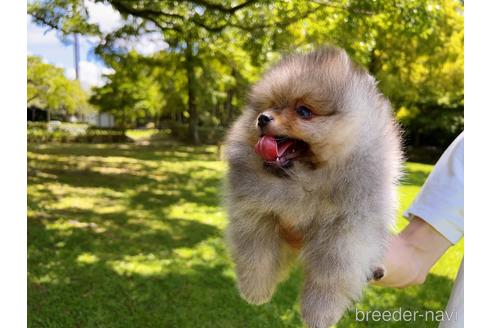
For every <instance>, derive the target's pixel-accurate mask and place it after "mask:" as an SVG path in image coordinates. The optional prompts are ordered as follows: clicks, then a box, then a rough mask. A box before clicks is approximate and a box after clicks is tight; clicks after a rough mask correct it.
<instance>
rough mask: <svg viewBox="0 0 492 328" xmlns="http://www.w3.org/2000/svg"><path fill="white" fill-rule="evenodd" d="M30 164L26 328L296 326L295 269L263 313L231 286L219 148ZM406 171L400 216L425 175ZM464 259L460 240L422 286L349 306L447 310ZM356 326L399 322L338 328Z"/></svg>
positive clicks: (74, 154) (57, 154)
mask: <svg viewBox="0 0 492 328" xmlns="http://www.w3.org/2000/svg"><path fill="white" fill-rule="evenodd" d="M28 158H29V165H28V167H29V168H28V181H29V185H28V323H29V326H30V327H302V321H301V318H300V314H299V305H298V303H299V302H298V301H299V287H300V284H301V282H302V273H301V271H300V270H299V269H297V270H295V271H294V272H293V274H292V275H291V277H290V279H289V280H287V281H286V282H285V283H283V284H282V285H281V286H280V287H279V289H278V291H277V293H276V294H275V296H274V298H273V300H272V302H270V303H269V304H266V305H263V306H251V305H248V304H247V303H245V302H244V301H242V300H241V298H240V297H239V295H238V293H237V291H236V289H235V286H234V273H233V269H232V265H231V262H230V260H229V259H228V257H227V253H226V250H225V248H224V242H223V238H222V233H223V229H224V227H225V225H226V217H225V214H224V211H223V208H222V207H221V205H220V200H221V197H220V185H221V181H222V178H223V174H224V170H225V165H224V164H223V163H222V162H221V161H220V160H219V159H218V158H219V156H218V153H217V148H216V147H210V146H209V147H187V146H166V145H162V144H160V145H157V144H150V145H126V144H122V145H86V144H63V145H39V146H31V147H29V149H28ZM407 169H408V176H407V178H406V180H405V182H404V183H403V185H402V186H401V188H400V190H401V192H400V194H401V203H402V204H401V208H402V209H403V208H405V207H407V206H408V205H409V204H410V202H411V200H412V199H413V198H414V197H415V195H416V193H417V192H418V190H419V188H420V186H421V185H422V183H423V182H424V180H425V178H426V176H427V175H428V173H429V172H430V170H431V169H432V166H430V165H424V164H416V163H409V164H408V165H407ZM405 224H406V223H405V221H404V220H403V219H402V218H399V220H398V229H401V228H402V227H403V226H404V225H405ZM462 254H463V242H461V243H460V244H458V245H457V246H454V247H453V248H451V249H450V250H449V251H448V252H447V253H446V254H445V256H444V257H443V258H442V259H441V260H440V261H439V262H438V263H437V265H436V266H435V267H434V268H433V270H432V273H431V275H430V276H429V277H428V280H427V282H426V283H425V284H424V285H423V286H419V287H412V288H407V289H404V290H396V289H386V288H379V287H370V288H368V289H367V291H366V293H365V296H364V298H363V300H362V301H361V302H360V303H359V304H357V308H359V309H364V310H368V309H379V310H386V309H389V310H391V309H398V308H400V307H401V308H403V309H404V310H407V309H408V310H417V309H418V310H443V309H444V308H445V306H446V303H447V298H448V296H449V294H450V291H451V287H452V283H453V279H454V276H455V275H456V272H457V270H458V265H459V263H460V260H461V257H462ZM356 326H364V327H367V326H371V327H388V326H389V327H397V326H398V327H399V326H405V324H403V323H383V322H380V323H376V322H370V323H365V324H363V323H359V325H357V324H356V322H355V319H354V313H353V312H348V313H347V314H346V316H345V317H344V318H343V319H342V321H341V322H340V323H339V324H338V327H356ZM406 326H409V327H410V326H411V327H434V326H435V327H437V323H436V322H434V323H432V322H427V323H426V322H424V321H418V322H417V323H411V324H407V325H406Z"/></svg>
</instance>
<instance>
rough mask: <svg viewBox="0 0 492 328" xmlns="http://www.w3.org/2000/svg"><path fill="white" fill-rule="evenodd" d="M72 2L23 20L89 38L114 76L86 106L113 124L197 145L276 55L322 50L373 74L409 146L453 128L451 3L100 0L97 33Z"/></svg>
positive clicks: (457, 77)
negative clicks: (146, 44)
mask: <svg viewBox="0 0 492 328" xmlns="http://www.w3.org/2000/svg"><path fill="white" fill-rule="evenodd" d="M76 2H77V1H75V0H57V1H33V2H32V3H30V4H29V13H31V15H33V16H34V18H35V21H37V22H38V23H40V24H43V25H45V26H49V27H52V28H56V29H58V30H59V31H61V33H62V34H64V35H67V33H71V31H72V32H73V31H79V32H82V33H85V34H91V35H97V36H99V37H100V40H101V42H99V44H98V45H97V47H96V53H97V54H98V55H99V56H100V57H101V58H102V59H103V60H104V61H105V62H106V63H107V64H108V66H111V67H112V68H113V69H114V70H115V71H116V73H115V74H114V76H113V77H110V78H109V83H108V85H107V86H104V87H102V88H99V89H96V90H95V92H96V95H95V98H93V100H94V103H95V104H97V105H98V106H99V107H100V108H101V109H102V110H104V111H111V112H112V113H113V114H115V116H117V117H118V118H119V121H120V122H121V124H122V125H127V126H131V125H135V124H136V122H138V121H139V120H152V121H156V122H157V121H158V120H173V121H176V122H179V123H185V124H188V128H189V131H188V138H189V137H191V136H193V138H195V139H197V137H198V136H199V133H198V132H197V131H198V128H199V126H217V125H220V126H228V124H229V123H230V122H231V121H232V120H233V118H234V117H236V116H237V115H238V114H239V112H240V108H241V107H242V106H243V105H244V103H245V98H246V94H247V90H248V87H249V86H250V85H251V84H252V83H253V82H254V81H255V80H256V79H257V78H258V77H259V75H260V73H261V72H263V71H264V70H265V69H266V68H268V67H269V66H270V65H271V64H272V62H274V61H275V60H277V59H278V58H280V56H281V54H283V53H288V52H292V51H299V50H301V51H302V50H310V49H314V48H316V47H319V46H324V45H327V44H332V45H336V46H339V47H342V48H344V49H346V50H347V51H348V52H349V54H350V55H351V56H352V57H353V58H354V59H355V60H356V61H357V62H359V63H360V64H361V65H363V66H364V67H366V68H367V69H368V70H369V71H370V72H371V73H372V74H373V75H375V76H376V78H377V80H379V85H380V87H381V90H382V92H383V93H384V94H385V95H386V96H388V97H389V98H390V100H391V102H392V104H393V106H394V108H395V111H396V114H397V116H398V118H399V119H400V121H401V123H402V124H403V125H404V127H405V128H406V129H407V130H408V141H409V142H411V143H413V144H419V143H422V144H433V145H439V146H442V145H446V144H447V143H449V142H450V141H451V140H452V139H453V137H454V136H455V135H456V134H457V133H459V131H461V130H462V129H463V66H464V64H463V63H464V62H463V58H464V55H463V32H464V25H463V10H464V8H463V3H462V2H460V1H456V0H413V1H406V0H398V1H384V0H374V1H363V0H339V1H300V0H291V1H263V0H243V1H241V2H240V1H220V2H219V1H211V0H201V1H178V2H176V1H174V2H168V1H126V0H107V1H101V2H105V3H107V4H109V5H111V6H112V7H113V8H114V9H115V10H117V11H118V12H119V13H120V14H121V15H122V17H123V18H124V22H123V24H122V26H121V27H120V28H118V29H117V30H115V31H113V32H110V33H107V34H105V35H102V34H101V33H100V31H99V29H98V28H97V27H95V26H92V25H91V24H89V23H87V17H86V16H87V15H86V11H85V8H84V4H83V2H82V1H79V2H78V5H74V4H75V3H76ZM149 34H153V35H157V36H160V37H162V40H163V41H165V42H166V44H167V48H166V49H165V50H163V51H161V52H159V53H156V54H153V55H150V56H142V55H137V54H136V53H135V52H132V51H131V46H130V44H131V42H128V41H132V40H135V39H138V38H140V37H144V36H148V35H149ZM120 71H121V72H120ZM132 84H133V85H132ZM126 98H127V99H128V102H125V99H126ZM123 121H124V123H123ZM436 136H439V138H438V139H439V140H437V139H436Z"/></svg>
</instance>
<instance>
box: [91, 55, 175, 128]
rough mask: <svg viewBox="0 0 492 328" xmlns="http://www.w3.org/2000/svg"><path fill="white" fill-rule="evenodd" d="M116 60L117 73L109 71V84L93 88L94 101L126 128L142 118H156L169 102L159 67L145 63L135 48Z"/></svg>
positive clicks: (93, 102)
mask: <svg viewBox="0 0 492 328" xmlns="http://www.w3.org/2000/svg"><path fill="white" fill-rule="evenodd" d="M113 64H114V66H113V68H114V70H115V73H114V74H109V75H106V78H107V80H108V83H106V85H104V86H102V87H99V88H94V89H93V90H94V94H93V96H92V97H91V100H90V101H91V103H92V104H94V105H97V106H99V107H100V108H103V111H106V112H110V113H112V114H113V115H114V117H115V119H116V122H117V123H118V124H119V125H121V126H122V127H124V128H128V127H130V126H132V125H134V124H135V123H136V121H137V120H138V119H139V118H152V119H153V120H154V121H157V120H158V118H159V117H160V115H161V112H162V110H163V108H164V107H165V103H166V102H165V99H164V98H163V92H162V90H161V85H160V83H159V82H158V76H157V72H158V68H157V67H151V66H149V65H143V64H142V63H141V62H140V61H139V58H138V54H136V53H135V52H130V53H129V54H128V56H125V57H124V58H122V59H121V61H120V62H118V63H116V62H115V63H113Z"/></svg>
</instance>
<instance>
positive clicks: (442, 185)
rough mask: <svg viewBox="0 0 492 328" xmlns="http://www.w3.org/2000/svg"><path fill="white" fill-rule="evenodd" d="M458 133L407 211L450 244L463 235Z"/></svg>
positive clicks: (461, 151)
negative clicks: (427, 224)
mask: <svg viewBox="0 0 492 328" xmlns="http://www.w3.org/2000/svg"><path fill="white" fill-rule="evenodd" d="M464 136H465V135H464V132H462V133H461V134H460V135H459V136H458V137H457V138H456V139H455V140H454V141H453V143H452V144H451V145H450V146H449V147H448V149H446V151H445V152H444V153H443V154H442V156H441V158H439V160H438V161H437V163H436V166H435V167H434V170H433V171H432V173H431V174H430V175H429V177H428V178H427V180H426V181H425V183H424V186H423V187H422V189H421V190H420V192H419V194H418V195H417V197H416V198H415V200H414V201H413V203H412V205H411V206H410V208H409V209H408V210H406V211H405V213H403V215H404V216H405V217H406V218H409V219H411V218H412V217H413V216H418V217H420V218H422V220H424V221H426V222H427V223H429V224H430V225H431V226H433V227H434V229H436V230H437V231H439V232H440V233H441V234H442V235H443V236H444V237H446V238H447V239H448V240H449V241H450V242H451V243H453V244H456V243H457V242H458V241H459V240H460V239H461V238H462V237H463V233H464V220H463V219H464V204H463V203H464V200H463V198H464V144H465V141H464V140H465V139H464V138H465V137H464Z"/></svg>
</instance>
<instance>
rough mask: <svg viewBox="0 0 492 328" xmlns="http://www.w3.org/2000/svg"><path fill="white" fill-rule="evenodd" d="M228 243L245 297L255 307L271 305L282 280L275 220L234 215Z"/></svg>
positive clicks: (239, 285)
mask: <svg viewBox="0 0 492 328" xmlns="http://www.w3.org/2000/svg"><path fill="white" fill-rule="evenodd" d="M230 218H231V220H230V224H229V226H228V228H227V241H228V244H229V249H230V251H231V255H232V258H233V260H234V262H235V264H236V276H237V283H238V288H239V291H240V293H241V296H242V297H243V298H244V299H245V300H246V301H248V302H249V303H252V304H263V303H266V302H268V301H269V300H270V299H271V297H272V295H273V293H274V291H275V287H276V285H277V283H278V281H279V278H280V277H279V274H280V270H281V268H280V266H281V262H282V257H281V252H282V250H281V244H280V237H279V234H278V231H277V229H276V225H277V224H276V222H275V220H274V218H273V217H269V216H261V217H255V214H253V215H251V214H250V216H248V217H245V216H243V215H241V216H238V215H237V213H236V214H233V215H231V216H230Z"/></svg>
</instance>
